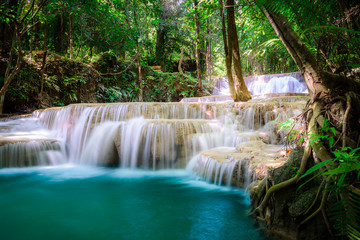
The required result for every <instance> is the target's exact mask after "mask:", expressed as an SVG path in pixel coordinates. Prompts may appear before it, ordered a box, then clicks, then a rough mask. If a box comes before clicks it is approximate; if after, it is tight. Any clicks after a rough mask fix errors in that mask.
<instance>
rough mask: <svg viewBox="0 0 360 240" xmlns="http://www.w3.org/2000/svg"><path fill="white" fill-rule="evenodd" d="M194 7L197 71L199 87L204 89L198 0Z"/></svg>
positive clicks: (195, 1) (195, 0)
mask: <svg viewBox="0 0 360 240" xmlns="http://www.w3.org/2000/svg"><path fill="white" fill-rule="evenodd" d="M194 8H195V24H196V71H197V79H198V83H199V88H200V89H202V80H201V65H200V19H199V10H198V1H197V0H194Z"/></svg>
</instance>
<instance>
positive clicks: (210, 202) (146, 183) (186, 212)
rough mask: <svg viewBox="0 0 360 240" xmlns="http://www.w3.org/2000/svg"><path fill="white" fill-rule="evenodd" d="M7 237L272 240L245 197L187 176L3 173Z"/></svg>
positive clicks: (65, 169) (1, 226)
mask: <svg viewBox="0 0 360 240" xmlns="http://www.w3.org/2000/svg"><path fill="white" fill-rule="evenodd" d="M0 206H1V207H0V208H1V215H0V234H1V239H2V240H22V239H36V240H42V239H44V240H45V239H46V240H48V239H53V240H56V239H59V240H60V239H61V240H64V239H86V240H92V239H94V240H95V239H97V240H98V239H107V240H108V239H109V240H110V239H117V240H118V239H146V240H152V239H154V240H170V239H179V240H180V239H181V240H186V239H197V240H202V239H204V240H209V239H224V240H225V239H226V240H231V239H237V240H242V239H251V240H260V239H265V237H264V236H262V235H261V233H260V232H259V231H258V230H257V229H256V228H255V226H254V225H253V223H252V221H251V219H250V218H249V217H248V216H247V213H248V211H249V202H248V198H247V196H246V195H245V194H244V192H243V191H241V190H234V189H229V188H224V187H218V186H215V185H211V184H207V183H204V182H200V181H196V180H194V179H193V177H192V176H190V175H188V173H187V172H186V171H184V170H164V171H141V170H136V171H134V170H119V169H106V168H98V167H92V168H90V167H74V166H62V167H45V168H44V167H42V168H40V167H35V168H18V169H16V168H15V169H2V170H0Z"/></svg>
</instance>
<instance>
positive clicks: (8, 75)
mask: <svg viewBox="0 0 360 240" xmlns="http://www.w3.org/2000/svg"><path fill="white" fill-rule="evenodd" d="M14 25H15V26H14V27H15V32H14V35H15V36H14V39H16V43H17V47H18V54H17V61H16V66H15V68H14V69H13V70H12V72H11V62H12V58H13V55H14V53H13V52H14V50H13V49H14V48H15V46H14V45H15V41H13V49H12V50H11V51H10V56H9V61H8V66H7V69H6V72H5V78H4V85H3V86H2V88H1V90H0V98H3V99H2V102H3V100H4V96H5V93H6V91H7V88H8V87H9V85H10V83H11V80H12V79H13V78H14V77H15V76H16V74H18V72H19V71H20V67H21V61H22V59H23V53H22V49H21V39H20V29H19V26H18V25H17V23H16V24H14ZM10 72H11V73H10ZM1 107H3V105H1ZM2 113H3V108H1V109H0V114H2Z"/></svg>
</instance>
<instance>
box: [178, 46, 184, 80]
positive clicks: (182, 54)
mask: <svg viewBox="0 0 360 240" xmlns="http://www.w3.org/2000/svg"><path fill="white" fill-rule="evenodd" d="M183 57H184V47H182V48H181V55H180V60H179V66H178V70H179V73H180V74H181V76H184V73H183V70H182V68H181V64H182V61H183Z"/></svg>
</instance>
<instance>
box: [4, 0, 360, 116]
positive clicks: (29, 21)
mask: <svg viewBox="0 0 360 240" xmlns="http://www.w3.org/2000/svg"><path fill="white" fill-rule="evenodd" d="M261 2H262V1H257V2H256V1H244V0H243V1H235V2H234V1H227V2H223V1H217V0H216V1H215V0H212V1H201V0H187V1H185V0H184V1H181V0H156V1H155V0H137V1H135V0H133V1H132V0H101V1H99V0H89V1H76V0H66V1H52V0H31V1H26V0H23V1H18V0H5V1H3V2H2V3H1V5H0V11H1V12H0V13H1V14H0V16H1V17H0V21H1V22H0V33H1V34H0V41H1V45H0V46H1V57H0V71H1V78H0V84H1V85H4V82H7V81H5V78H7V79H10V78H14V79H13V80H11V81H10V82H11V84H10V82H9V88H8V89H6V88H7V87H5V88H4V89H3V90H2V91H1V92H0V95H2V96H4V94H5V93H6V97H5V111H6V112H16V111H17V112H24V111H30V110H32V109H34V108H39V107H49V106H54V105H58V106H62V105H65V104H69V103H73V102H114V101H178V100H180V99H181V98H182V97H191V96H202V95H208V94H209V91H211V83H212V81H211V79H213V78H214V76H225V75H227V71H226V64H225V59H226V56H227V53H226V51H228V50H227V49H224V48H227V46H226V45H229V46H230V45H231V44H230V42H231V41H230V40H232V39H234V37H233V35H231V33H230V28H231V27H232V26H231V21H234V22H235V24H236V26H235V27H236V29H235V30H236V33H237V36H238V39H236V40H237V41H236V44H235V45H237V46H238V48H239V50H238V52H239V53H240V59H241V64H242V66H241V69H242V74H243V75H244V76H250V75H257V74H265V73H266V74H269V73H283V72H293V71H298V68H297V66H296V64H294V61H293V59H292V58H291V56H290V54H289V53H288V51H287V49H286V47H285V46H284V45H283V44H282V43H281V41H280V39H279V38H278V37H277V36H276V33H275V32H274V30H273V28H272V27H271V24H270V22H269V21H268V19H266V17H265V15H264V14H263V11H262V9H261V7H259V6H260V5H261ZM311 4H313V5H314V6H313V7H312V6H311ZM282 5H283V6H282V9H280V10H279V11H281V12H282V13H283V14H285V15H286V16H288V18H289V21H290V23H291V25H292V26H293V27H294V29H295V30H296V31H297V32H298V33H299V34H300V37H301V39H302V40H303V41H304V43H305V44H306V46H307V47H308V48H309V49H310V50H311V51H312V52H313V54H314V55H315V56H316V57H317V60H318V61H319V62H320V63H321V67H323V68H327V69H330V70H331V71H332V72H337V73H339V72H342V73H344V74H346V73H349V72H350V71H352V69H354V68H356V67H359V62H358V61H357V60H358V56H359V46H360V44H359V38H358V37H354V36H355V35H356V36H358V35H357V34H358V32H357V31H358V30H359V23H358V21H357V20H358V18H359V11H360V10H359V6H358V5H356V4H354V3H353V2H352V1H330V2H328V1H326V2H324V1H320V4H319V3H318V2H314V3H312V2H311V1H309V2H308V3H305V2H302V1H286V2H284V3H282ZM307 5H308V6H307ZM230 9H232V10H234V11H233V14H234V20H231V19H230V18H229V17H227V16H226V15H229V13H231V11H229V10H230ZM324 13H326V14H324ZM224 15H225V16H224ZM222 21H223V22H224V24H221V23H222ZM224 28H225V29H224ZM227 28H228V34H226V33H227V31H226V29H227ZM224 31H225V38H224V35H223V32H224ZM226 35H228V36H229V40H226ZM224 41H225V42H224ZM227 42H228V44H226V43H227ZM224 43H225V44H224ZM20 52H21V57H20V58H21V59H18V58H17V57H18V56H19V53H20ZM17 60H20V61H19V65H17ZM9 62H11V64H8V63H9ZM234 64H237V63H236V62H235V60H234ZM10 65H11V66H10ZM18 66H19V67H18ZM150 66H152V68H151V67H150ZM179 66H180V67H179ZM159 69H161V71H154V70H159ZM179 69H180V73H179ZM235 70H236V69H235ZM233 72H234V71H233ZM13 73H14V74H13ZM12 74H13V75H12ZM202 82H204V87H203V86H202ZM5 85H7V84H5ZM2 100H4V97H2ZM2 102H3V101H2ZM1 107H2V105H1Z"/></svg>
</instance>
